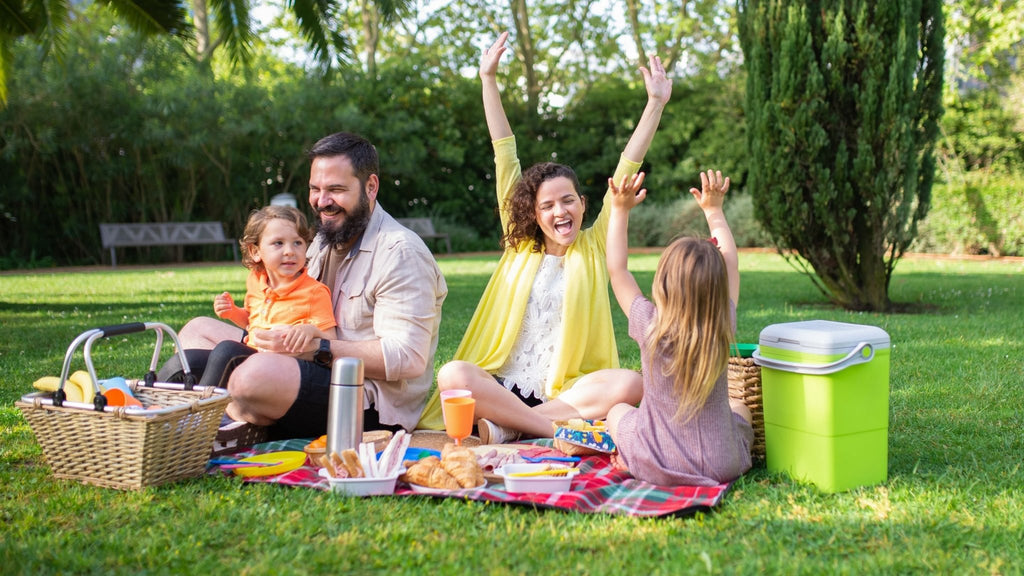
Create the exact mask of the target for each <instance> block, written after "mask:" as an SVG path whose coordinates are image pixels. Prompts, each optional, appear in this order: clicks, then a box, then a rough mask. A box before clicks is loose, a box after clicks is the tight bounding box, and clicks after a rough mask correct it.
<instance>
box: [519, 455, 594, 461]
mask: <svg viewBox="0 0 1024 576" xmlns="http://www.w3.org/2000/svg"><path fill="white" fill-rule="evenodd" d="M522 459H523V460H526V461H527V462H545V461H546V462H579V461H580V457H579V456H522Z"/></svg>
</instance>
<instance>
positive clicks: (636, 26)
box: [626, 0, 647, 65]
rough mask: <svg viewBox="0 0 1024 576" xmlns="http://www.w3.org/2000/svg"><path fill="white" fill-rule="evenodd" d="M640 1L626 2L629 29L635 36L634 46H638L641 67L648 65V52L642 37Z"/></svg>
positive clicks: (637, 51)
mask: <svg viewBox="0 0 1024 576" xmlns="http://www.w3.org/2000/svg"><path fill="white" fill-rule="evenodd" d="M639 4H640V3H639V1H638V0H626V17H627V18H628V19H629V29H630V32H631V36H633V44H634V45H636V57H637V59H638V60H639V61H640V64H641V65H646V64H645V62H647V52H646V51H645V50H644V42H643V40H642V39H641V36H640V5H639Z"/></svg>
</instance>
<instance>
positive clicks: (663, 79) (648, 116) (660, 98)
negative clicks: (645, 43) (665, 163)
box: [622, 56, 672, 162]
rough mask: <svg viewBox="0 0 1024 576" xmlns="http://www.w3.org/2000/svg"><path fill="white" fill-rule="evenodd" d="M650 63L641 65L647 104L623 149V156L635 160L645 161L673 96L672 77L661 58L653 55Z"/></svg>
mask: <svg viewBox="0 0 1024 576" xmlns="http://www.w3.org/2000/svg"><path fill="white" fill-rule="evenodd" d="M650 64H651V67H650V69H647V68H644V67H643V66H641V67H640V72H641V73H642V74H643V75H644V85H645V86H646V87H647V105H646V106H645V107H644V112H643V114H642V115H641V116H640V121H639V122H637V124H636V128H635V129H633V135H632V136H630V138H629V142H627V143H626V148H625V149H624V150H623V151H622V155H623V156H625V157H626V158H627V159H628V160H632V161H634V162H641V161H643V159H644V156H646V155H647V149H648V148H650V147H651V141H652V140H654V133H655V132H657V131H658V124H659V123H660V122H661V113H662V112H664V111H665V105H666V104H668V101H669V98H671V97H672V79H671V78H669V77H668V76H667V75H666V74H665V67H664V66H662V64H661V58H659V57H657V56H651V58H650Z"/></svg>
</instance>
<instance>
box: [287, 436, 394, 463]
mask: <svg viewBox="0 0 1024 576" xmlns="http://www.w3.org/2000/svg"><path fill="white" fill-rule="evenodd" d="M392 436H394V433H393V432H391V431H390V430H367V431H366V432H363V442H373V449H374V451H376V452H380V451H381V450H383V449H385V448H387V446H388V442H390V441H391V437H392ZM303 451H304V452H305V453H306V456H307V457H308V458H309V463H310V465H311V466H315V467H317V468H319V467H320V457H321V456H323V455H324V454H327V435H326V434H324V435H323V436H321V437H319V438H317V439H315V440H313V441H312V442H310V443H309V444H306V447H305V448H303Z"/></svg>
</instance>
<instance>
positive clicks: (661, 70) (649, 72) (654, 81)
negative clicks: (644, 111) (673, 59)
mask: <svg viewBox="0 0 1024 576" xmlns="http://www.w3.org/2000/svg"><path fill="white" fill-rule="evenodd" d="M650 64H651V67H650V68H644V67H643V66H641V67H640V73H641V74H643V75H644V85H646V86H647V98H648V99H649V100H654V101H656V102H661V103H662V104H664V103H666V102H668V100H669V98H671V97H672V79H671V78H669V77H668V75H667V74H665V66H663V65H662V63H661V58H660V57H658V56H651V57H650Z"/></svg>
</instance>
